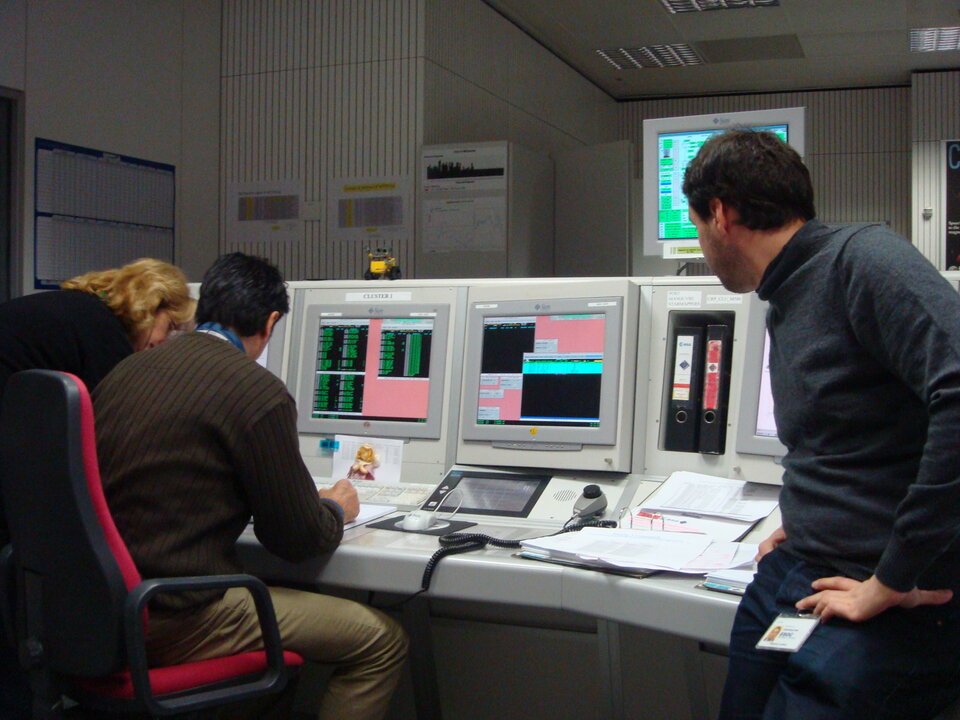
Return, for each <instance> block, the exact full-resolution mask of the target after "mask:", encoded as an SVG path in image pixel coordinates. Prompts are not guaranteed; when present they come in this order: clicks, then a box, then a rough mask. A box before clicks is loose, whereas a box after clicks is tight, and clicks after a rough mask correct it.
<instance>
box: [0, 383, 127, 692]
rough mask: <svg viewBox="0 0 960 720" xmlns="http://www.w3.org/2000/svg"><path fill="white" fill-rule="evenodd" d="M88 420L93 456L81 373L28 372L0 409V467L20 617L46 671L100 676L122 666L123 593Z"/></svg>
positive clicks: (7, 393)
mask: <svg viewBox="0 0 960 720" xmlns="http://www.w3.org/2000/svg"><path fill="white" fill-rule="evenodd" d="M85 403H86V405H87V414H86V416H85V415H84V411H83V405H84V404H85ZM84 422H87V423H88V424H89V427H88V428H87V429H86V432H87V433H88V438H87V442H88V443H89V445H88V448H87V449H88V451H90V450H92V451H93V452H94V453H95V446H94V447H91V446H92V438H93V414H92V410H90V409H89V396H88V395H87V392H86V388H84V387H83V383H82V382H81V381H80V380H79V379H78V378H76V377H74V376H72V375H68V374H66V373H60V372H55V371H51V370H26V371H23V372H19V373H16V374H14V375H13V376H12V377H11V378H10V380H9V381H8V383H7V386H6V389H5V390H4V394H3V407H2V410H0V429H2V430H0V466H2V467H3V468H4V470H3V474H2V479H3V488H2V490H3V502H4V508H5V512H6V516H7V518H6V519H7V523H8V525H9V528H10V534H11V538H12V544H13V548H14V553H15V556H16V561H17V565H18V572H19V573H22V574H21V575H20V576H19V579H20V587H21V588H23V593H24V594H23V598H22V603H21V613H20V614H21V615H22V616H21V617H19V618H18V622H20V623H26V624H27V627H28V631H29V630H30V629H31V626H32V629H33V632H34V633H38V635H39V638H40V640H41V642H42V643H43V649H44V655H45V657H44V664H45V665H47V667H49V668H50V669H52V670H54V671H55V672H58V673H62V674H67V675H81V676H90V677H97V676H101V675H106V674H109V673H111V672H114V671H116V670H119V669H121V668H122V667H123V666H124V665H125V655H124V651H123V640H122V637H123V636H122V629H121V620H122V608H123V603H124V599H125V598H126V596H127V589H126V585H125V583H124V579H123V576H122V574H121V572H120V569H119V567H118V565H117V561H116V560H115V559H114V557H113V554H112V552H111V551H110V549H109V547H108V545H107V543H106V540H105V539H104V535H103V531H102V529H101V527H100V523H99V521H98V519H97V515H96V511H95V509H94V506H93V503H92V501H91V498H90V494H89V491H88V488H87V478H86V472H85V465H84V428H83V425H84ZM95 457H96V456H95V454H94V455H93V458H94V459H95ZM38 623H39V624H40V626H39V629H38Z"/></svg>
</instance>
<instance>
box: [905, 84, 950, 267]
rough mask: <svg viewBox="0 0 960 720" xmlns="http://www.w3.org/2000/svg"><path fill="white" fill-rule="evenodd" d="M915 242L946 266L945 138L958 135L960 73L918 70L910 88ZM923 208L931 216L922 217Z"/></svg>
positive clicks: (912, 208)
mask: <svg viewBox="0 0 960 720" xmlns="http://www.w3.org/2000/svg"><path fill="white" fill-rule="evenodd" d="M910 100H911V103H910V107H911V110H912V123H911V127H912V138H911V139H912V141H913V173H912V175H913V187H912V207H911V210H912V212H911V216H910V218H911V228H912V231H913V232H912V238H913V242H914V243H915V244H916V245H917V247H919V248H920V250H921V252H923V254H924V255H926V256H927V257H928V258H929V259H930V261H931V262H932V263H933V264H934V265H936V266H937V268H939V269H940V270H945V269H946V267H945V264H946V258H945V242H946V231H945V228H944V223H945V217H944V208H943V204H944V200H945V192H946V190H945V188H944V184H943V181H944V169H945V168H944V164H945V161H944V145H943V143H944V141H945V140H957V139H960V112H958V108H960V71H956V70H953V71H949V72H929V73H914V75H913V85H912V88H911V96H910ZM924 208H930V209H931V211H932V214H931V217H930V218H929V219H928V220H925V219H924V218H923V210H924Z"/></svg>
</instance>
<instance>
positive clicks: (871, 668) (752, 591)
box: [720, 550, 960, 720]
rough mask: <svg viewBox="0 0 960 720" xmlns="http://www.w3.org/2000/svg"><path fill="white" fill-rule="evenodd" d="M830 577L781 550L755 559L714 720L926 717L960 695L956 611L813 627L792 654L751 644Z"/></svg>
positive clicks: (959, 614)
mask: <svg viewBox="0 0 960 720" xmlns="http://www.w3.org/2000/svg"><path fill="white" fill-rule="evenodd" d="M833 575H836V573H835V572H832V571H830V570H827V569H825V568H822V567H815V566H812V565H809V564H808V563H806V562H803V561H802V560H798V559H797V558H795V557H792V556H790V555H788V554H786V553H785V552H783V551H782V550H774V551H773V552H772V553H770V554H768V555H767V556H765V557H764V558H763V560H761V561H760V565H759V568H758V571H757V575H756V577H755V578H754V581H753V582H752V583H751V584H750V586H749V587H748V588H747V592H746V594H745V595H744V597H743V600H742V602H741V603H740V608H739V610H738V611H737V616H736V620H735V621H734V624H733V631H732V633H731V637H730V666H729V671H728V674H727V682H726V686H725V687H724V690H723V702H722V703H721V707H720V720H745V719H747V718H750V719H751V720H759V719H760V718H763V720H865V719H867V718H869V720H894V719H897V720H923V719H924V718H933V717H934V716H935V715H937V714H938V713H939V712H941V711H942V710H943V709H944V708H945V707H946V706H948V705H949V704H950V703H951V702H953V701H954V700H956V699H957V698H958V697H960V607H955V606H954V605H950V606H938V607H934V606H924V607H918V608H914V609H913V610H904V609H901V608H891V609H889V610H887V611H886V612H883V613H881V614H880V615H877V616H876V617H874V618H872V619H870V620H868V621H866V622H862V623H853V622H849V621H847V620H842V619H839V618H833V619H831V620H830V621H829V622H826V623H823V624H821V625H818V626H817V628H816V630H814V631H813V634H812V635H811V636H810V637H809V638H808V639H807V642H806V643H805V644H804V645H803V647H802V648H800V650H799V651H798V652H796V653H784V652H774V651H771V650H757V649H755V648H754V645H756V643H757V640H759V639H760V636H761V635H762V634H763V632H764V631H765V630H766V629H767V628H768V627H769V626H770V623H771V622H772V621H773V618H774V617H775V616H776V615H777V614H778V613H779V612H782V611H795V608H794V603H795V602H796V601H797V600H800V599H801V598H804V597H806V596H807V595H810V594H812V593H813V590H812V589H811V587H810V584H811V583H812V582H813V581H814V580H816V579H817V578H821V577H830V576H833Z"/></svg>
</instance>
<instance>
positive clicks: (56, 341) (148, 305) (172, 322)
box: [0, 258, 195, 397]
mask: <svg viewBox="0 0 960 720" xmlns="http://www.w3.org/2000/svg"><path fill="white" fill-rule="evenodd" d="M61 288H62V289H61V290H58V291H54V292H49V293H39V294H35V295H25V296H23V297H19V298H15V299H13V300H10V301H9V302H6V303H3V304H0V397H2V396H3V388H4V386H5V385H6V382H7V378H9V377H10V375H12V374H13V373H15V372H18V371H20V370H27V369H30V368H44V369H48V370H62V371H65V372H70V373H73V374H75V375H77V376H78V377H79V378H80V379H81V380H83V382H84V383H85V384H86V386H87V388H88V389H90V390H93V388H94V386H96V384H97V383H98V382H100V380H101V379H102V378H103V377H104V376H105V375H106V374H107V373H108V372H110V370H111V369H112V368H113V366H114V365H116V364H117V363H118V362H120V361H121V360H123V358H125V357H126V356H127V355H130V354H131V353H133V352H136V351H138V350H146V349H148V348H151V347H154V346H156V345H159V344H160V343H162V342H163V341H164V340H166V339H167V337H168V336H169V335H170V333H171V332H172V331H173V330H175V329H177V328H178V327H180V326H182V325H185V324H187V323H189V322H190V321H191V319H192V318H193V311H194V306H195V303H194V301H193V300H192V299H191V298H190V294H189V291H188V290H187V279H186V276H185V275H184V274H183V272H182V271H181V270H180V269H179V268H177V267H175V266H174V265H171V264H170V263H166V262H163V261H162V260H153V259H150V258H146V259H141V260H136V261H135V262H132V263H130V264H129V265H124V266H123V267H121V268H115V269H111V270H98V271H95V272H89V273H86V274H85V275H80V276H78V277H75V278H72V279H70V280H67V281H66V282H65V283H63V284H62V285H61Z"/></svg>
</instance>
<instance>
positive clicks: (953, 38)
mask: <svg viewBox="0 0 960 720" xmlns="http://www.w3.org/2000/svg"><path fill="white" fill-rule="evenodd" d="M949 50H960V27H941V28H914V29H913V30H911V31H910V52H946V51H949Z"/></svg>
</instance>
